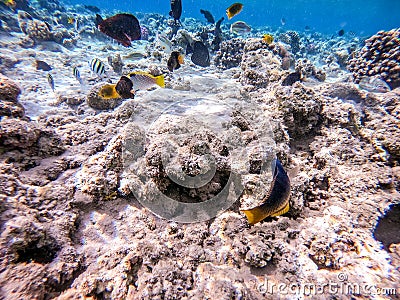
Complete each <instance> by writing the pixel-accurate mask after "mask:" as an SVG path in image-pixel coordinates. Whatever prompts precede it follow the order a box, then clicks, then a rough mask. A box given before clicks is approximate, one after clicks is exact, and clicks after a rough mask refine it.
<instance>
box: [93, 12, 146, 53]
mask: <svg viewBox="0 0 400 300" xmlns="http://www.w3.org/2000/svg"><path fill="white" fill-rule="evenodd" d="M96 25H97V28H98V29H99V30H100V31H101V32H102V33H104V34H106V35H108V36H109V37H111V38H113V39H114V40H116V41H118V42H120V43H121V44H122V45H123V46H125V47H129V46H131V41H134V40H140V37H141V30H140V25H139V21H138V19H137V18H136V17H135V16H134V15H131V14H117V15H115V16H113V17H110V18H108V19H105V20H103V18H102V17H101V16H100V15H98V14H97V15H96Z"/></svg>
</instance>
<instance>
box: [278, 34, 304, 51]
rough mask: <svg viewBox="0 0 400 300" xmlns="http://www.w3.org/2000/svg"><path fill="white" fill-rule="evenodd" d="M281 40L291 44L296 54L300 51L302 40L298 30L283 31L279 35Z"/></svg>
mask: <svg viewBox="0 0 400 300" xmlns="http://www.w3.org/2000/svg"><path fill="white" fill-rule="evenodd" d="M278 39H279V41H281V42H283V43H285V44H288V45H290V47H291V52H292V53H293V54H294V55H296V54H297V53H298V52H299V51H300V45H301V41H300V35H299V33H298V32H296V31H292V30H289V31H286V32H285V33H281V34H280V35H279V36H278Z"/></svg>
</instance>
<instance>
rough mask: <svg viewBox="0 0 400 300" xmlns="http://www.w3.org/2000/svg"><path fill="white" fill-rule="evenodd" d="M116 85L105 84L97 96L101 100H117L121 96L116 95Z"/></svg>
mask: <svg viewBox="0 0 400 300" xmlns="http://www.w3.org/2000/svg"><path fill="white" fill-rule="evenodd" d="M115 86H116V84H111V83H107V84H105V85H103V86H102V87H101V88H100V91H99V93H98V94H99V96H100V97H101V98H103V99H107V100H108V99H117V98H121V96H120V95H119V94H118V93H117V90H116V89H115Z"/></svg>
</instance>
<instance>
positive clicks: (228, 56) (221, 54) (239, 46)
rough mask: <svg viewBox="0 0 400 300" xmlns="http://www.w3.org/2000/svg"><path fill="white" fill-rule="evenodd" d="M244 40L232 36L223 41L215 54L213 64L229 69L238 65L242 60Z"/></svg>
mask: <svg viewBox="0 0 400 300" xmlns="http://www.w3.org/2000/svg"><path fill="white" fill-rule="evenodd" d="M244 44H245V40H243V39H241V38H234V39H230V40H227V41H223V42H222V43H221V44H220V48H219V50H218V51H217V53H216V55H215V65H216V66H217V67H218V68H221V69H230V68H234V67H237V66H239V64H240V63H241V61H242V55H243V48H244Z"/></svg>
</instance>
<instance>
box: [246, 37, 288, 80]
mask: <svg viewBox="0 0 400 300" xmlns="http://www.w3.org/2000/svg"><path fill="white" fill-rule="evenodd" d="M273 48H274V47H273V46H272V45H268V44H267V43H264V42H263V41H262V40H261V39H257V38H251V39H247V40H246V44H245V47H244V53H243V57H242V63H241V68H242V73H241V75H240V82H241V83H242V84H244V85H251V86H253V87H254V88H265V87H267V85H268V84H269V83H270V82H275V81H279V80H280V79H281V78H282V76H283V74H284V72H283V71H282V69H281V60H280V58H279V57H278V56H277V55H274V53H273V51H272V49H273Z"/></svg>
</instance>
